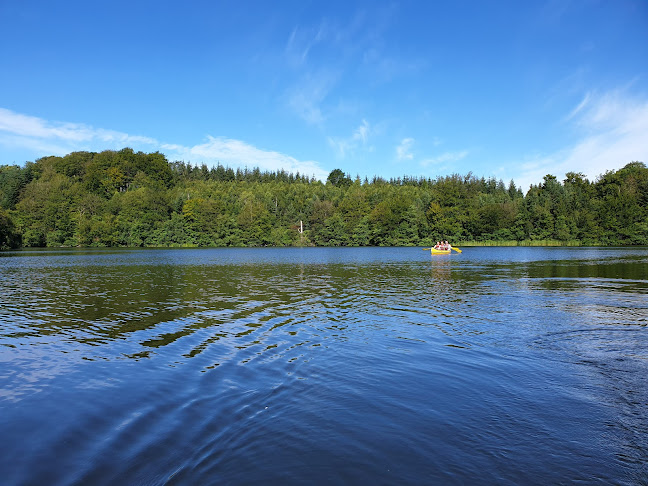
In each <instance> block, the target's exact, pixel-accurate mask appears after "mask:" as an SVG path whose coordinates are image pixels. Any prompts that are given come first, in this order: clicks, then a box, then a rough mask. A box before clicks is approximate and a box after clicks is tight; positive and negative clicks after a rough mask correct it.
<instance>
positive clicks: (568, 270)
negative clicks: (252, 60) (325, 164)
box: [0, 248, 648, 485]
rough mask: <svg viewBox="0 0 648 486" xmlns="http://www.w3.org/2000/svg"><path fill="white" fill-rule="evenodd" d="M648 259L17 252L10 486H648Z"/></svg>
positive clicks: (9, 376)
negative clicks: (255, 485) (333, 485)
mask: <svg viewBox="0 0 648 486" xmlns="http://www.w3.org/2000/svg"><path fill="white" fill-rule="evenodd" d="M647 325H648V249H646V248H631V249H623V248H599V249H597V248H591V249H588V248H574V249H571V248H570V249H565V248H466V249H465V250H464V252H463V253H462V254H453V255H451V256H448V255H438V256H436V255H435V256H431V255H430V254H429V253H428V252H423V251H421V249H420V248H358V249H323V248H304V249H298V248H295V249H206V250H121V251H114V250H105V251H101V250H98V251H21V252H2V253H0V431H1V441H0V483H1V484H3V485H68V484H70V485H71V484H78V485H94V484H99V485H103V484H105V485H113V484H125V485H139V484H141V485H158V484H181V485H194V484H200V485H220V484H471V483H479V484H504V485H506V484H543V485H544V484H567V483H576V482H577V483H579V484H610V483H612V484H648V466H647V464H648V329H647Z"/></svg>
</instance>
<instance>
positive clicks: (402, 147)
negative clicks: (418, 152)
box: [396, 138, 414, 161]
mask: <svg viewBox="0 0 648 486" xmlns="http://www.w3.org/2000/svg"><path fill="white" fill-rule="evenodd" d="M412 145H414V139H413V138H404V139H403V140H401V142H400V144H398V146H397V147H396V159H398V160H399V161H403V160H412V159H413V158H414V154H413V153H412Z"/></svg>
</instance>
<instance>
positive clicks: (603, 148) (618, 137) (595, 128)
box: [514, 90, 648, 188]
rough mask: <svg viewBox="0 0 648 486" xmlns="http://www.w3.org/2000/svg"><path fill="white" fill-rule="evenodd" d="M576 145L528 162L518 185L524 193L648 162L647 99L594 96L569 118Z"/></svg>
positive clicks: (617, 94) (622, 94)
mask: <svg viewBox="0 0 648 486" xmlns="http://www.w3.org/2000/svg"><path fill="white" fill-rule="evenodd" d="M566 121H567V122H568V123H569V126H568V128H569V129H571V130H573V131H574V132H575V134H576V141H575V142H574V143H573V144H572V145H570V146H567V147H565V148H563V149H561V150H559V151H556V152H554V153H551V154H546V155H537V156H533V157H529V158H528V159H527V160H526V161H525V162H524V163H523V164H522V166H521V170H519V172H518V175H517V176H516V177H514V179H515V181H516V183H518V185H520V186H521V187H523V188H528V186H529V185H530V184H538V183H539V182H541V181H542V177H543V176H544V175H546V174H552V175H555V176H557V177H558V178H562V177H563V176H564V174H565V173H566V172H570V171H571V172H582V173H584V174H585V175H587V176H588V177H589V178H590V179H592V180H593V179H595V178H596V177H597V176H599V175H601V174H603V173H604V172H605V171H606V170H616V169H619V168H621V167H623V166H624V165H626V164H628V163H629V162H632V161H642V162H645V161H646V160H648V135H647V134H648V99H646V98H641V97H637V96H631V95H628V94H627V93H626V92H625V90H614V91H610V92H607V93H602V94H596V93H589V94H587V95H586V96H585V97H584V98H583V100H582V101H581V102H580V103H579V104H578V105H577V106H576V107H575V108H574V109H573V110H572V111H571V112H570V114H569V115H568V116H567V117H566Z"/></svg>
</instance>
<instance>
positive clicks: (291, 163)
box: [0, 108, 328, 180]
mask: <svg viewBox="0 0 648 486" xmlns="http://www.w3.org/2000/svg"><path fill="white" fill-rule="evenodd" d="M0 146H4V147H8V148H12V149H19V150H22V151H28V152H29V153H31V154H34V155H37V157H42V156H45V155H66V154H68V153H70V152H76V151H81V150H87V151H101V150H106V149H117V150H119V149H122V148H124V147H125V146H129V147H132V148H133V149H136V150H144V151H155V150H159V151H161V152H163V153H165V154H166V155H167V157H168V158H169V159H170V160H177V159H183V160H186V161H187V162H192V163H206V164H208V165H215V164H216V163H219V162H220V163H221V164H223V165H229V166H230V167H244V166H247V167H249V168H253V167H259V168H260V169H262V170H269V171H276V170H281V169H283V170H286V171H288V172H293V173H294V172H297V171H299V172H300V173H301V174H304V175H308V176H311V175H314V176H315V177H316V178H318V179H321V180H325V179H326V177H327V175H328V173H327V172H326V171H325V170H324V169H322V168H321V167H320V165H319V163H317V162H315V161H310V160H308V161H300V160H297V159H295V158H294V157H291V156H289V155H285V154H282V153H280V152H276V151H271V150H262V149H259V148H257V147H255V146H253V145H250V144H248V143H246V142H243V141H241V140H233V139H229V138H223V137H208V139H207V142H206V143H203V144H198V145H194V146H192V147H187V146H184V145H180V144H173V143H162V142H158V141H157V140H155V139H153V138H149V137H144V136H140V135H130V134H127V133H123V132H118V131H115V130H106V129H102V128H93V127H91V126H88V125H83V124H78V123H62V122H50V121H47V120H44V119H42V118H38V117H34V116H29V115H23V114H20V113H15V112H13V111H11V110H7V109H5V108H0Z"/></svg>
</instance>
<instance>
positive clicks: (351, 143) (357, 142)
mask: <svg viewBox="0 0 648 486" xmlns="http://www.w3.org/2000/svg"><path fill="white" fill-rule="evenodd" d="M372 134H373V129H372V127H371V125H369V122H368V121H367V120H365V119H363V120H362V123H361V124H360V126H358V128H356V129H355V130H354V131H353V133H352V134H351V136H350V137H346V138H335V137H329V138H328V142H329V145H330V146H331V147H333V149H334V150H335V152H336V154H337V156H338V157H340V158H342V159H343V158H345V157H346V156H347V155H348V154H351V153H355V152H356V151H357V150H359V149H360V148H366V149H369V150H372V147H371V146H370V145H368V141H369V137H370V136H371V135H372Z"/></svg>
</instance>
